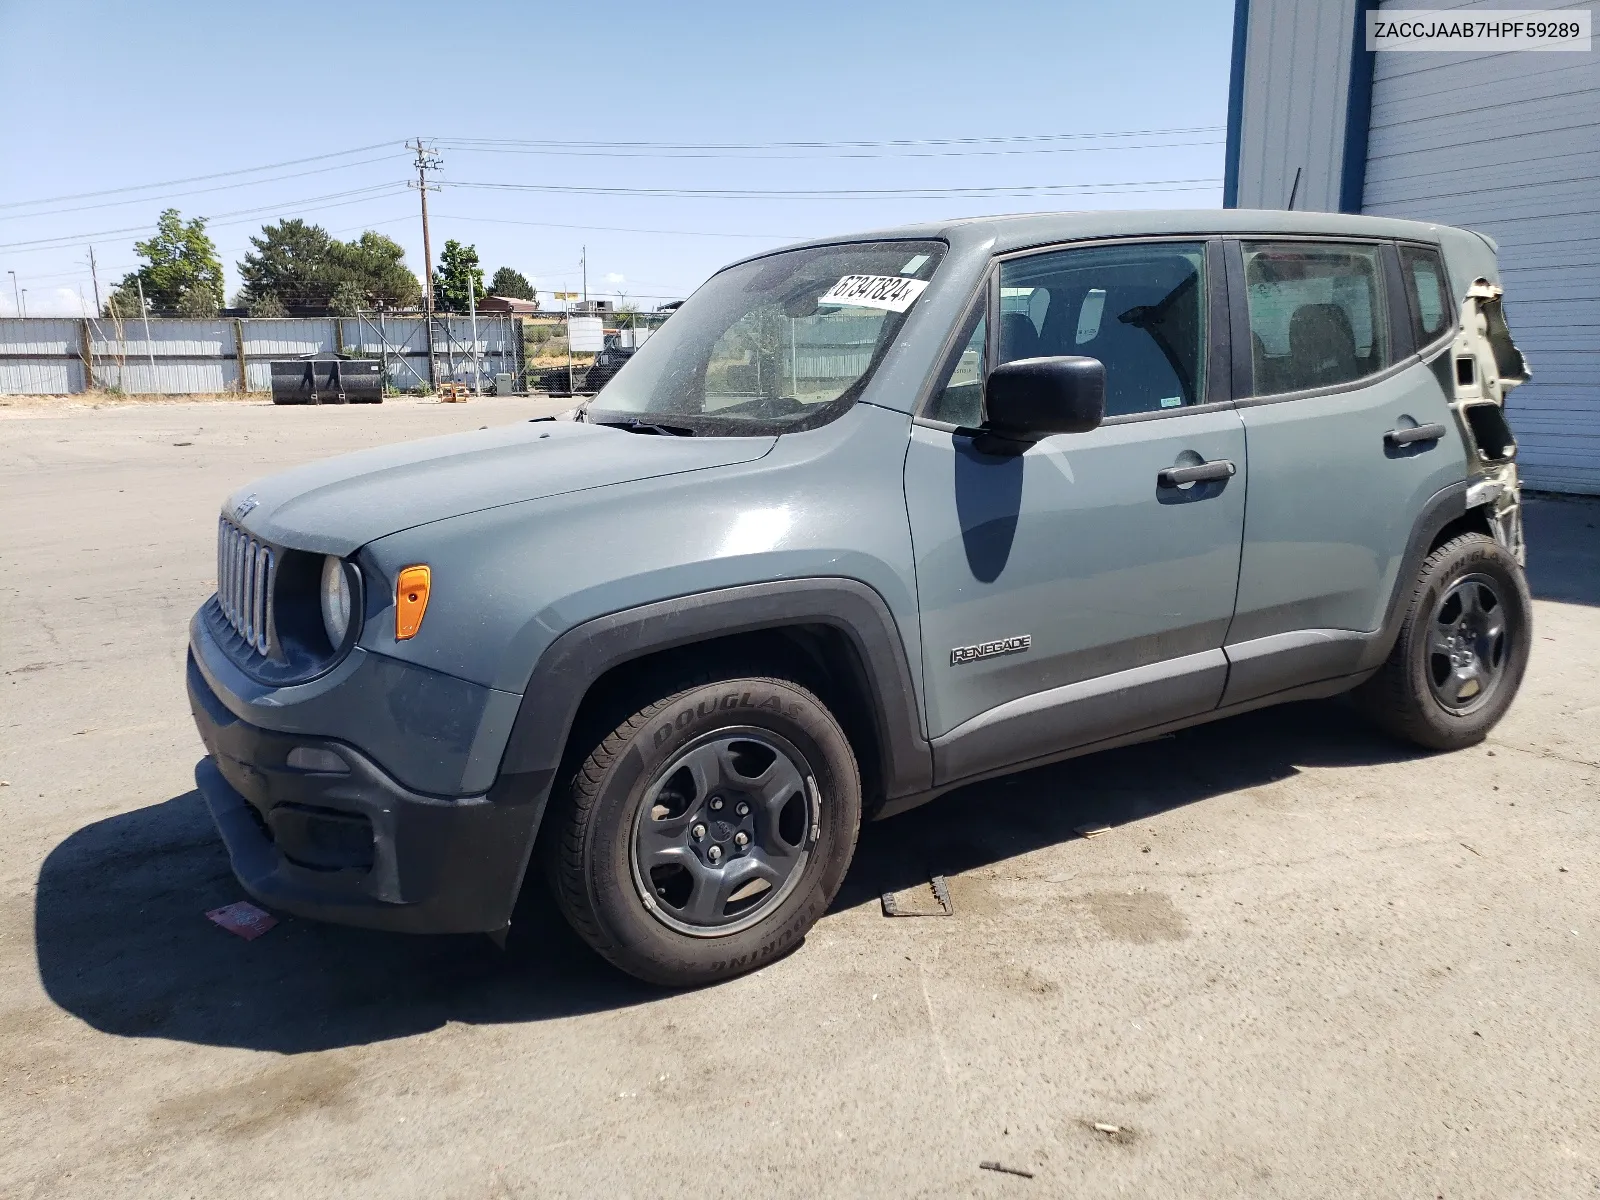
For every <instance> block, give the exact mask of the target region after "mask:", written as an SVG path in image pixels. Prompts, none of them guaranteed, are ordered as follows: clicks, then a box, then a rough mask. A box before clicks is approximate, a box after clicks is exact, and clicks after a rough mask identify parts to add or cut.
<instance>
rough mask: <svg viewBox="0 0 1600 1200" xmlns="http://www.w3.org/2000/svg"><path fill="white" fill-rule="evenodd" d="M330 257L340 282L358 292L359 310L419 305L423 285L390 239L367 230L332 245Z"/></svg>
mask: <svg viewBox="0 0 1600 1200" xmlns="http://www.w3.org/2000/svg"><path fill="white" fill-rule="evenodd" d="M332 257H333V263H334V268H335V273H336V274H337V275H338V277H339V281H340V283H349V284H351V285H353V286H354V287H355V288H356V289H359V291H360V293H361V296H362V298H363V305H362V307H364V308H415V307H416V306H417V305H419V304H421V303H422V283H421V281H420V280H418V279H417V277H416V276H415V275H414V274H412V272H411V268H410V267H408V266H406V252H405V248H404V247H403V246H401V245H400V243H399V242H397V241H395V240H394V239H393V238H386V237H384V236H383V234H381V233H373V232H372V230H370V229H369V230H367V231H366V232H365V233H363V234H362V235H361V236H360V237H359V238H356V239H355V240H354V241H349V242H335V243H334V244H333V255H332ZM479 282H480V283H481V282H482V279H481V278H480V280H479ZM336 286H337V285H336Z"/></svg>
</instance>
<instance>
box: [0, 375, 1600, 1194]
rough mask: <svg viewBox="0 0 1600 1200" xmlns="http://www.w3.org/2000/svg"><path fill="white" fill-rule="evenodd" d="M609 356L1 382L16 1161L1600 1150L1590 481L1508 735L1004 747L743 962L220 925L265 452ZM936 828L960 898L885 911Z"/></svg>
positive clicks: (487, 1176)
mask: <svg viewBox="0 0 1600 1200" xmlns="http://www.w3.org/2000/svg"><path fill="white" fill-rule="evenodd" d="M569 403H570V402H569V401H550V402H531V401H527V400H516V399H505V400H487V401H475V402H473V403H469V404H466V405H459V406H442V405H436V404H428V403H421V402H405V403H389V404H385V405H383V406H382V407H381V408H365V407H362V408H332V409H329V408H323V409H295V408H290V409H274V408H272V407H271V406H270V405H260V404H245V403H239V402H233V403H218V404H195V405H164V406H123V407H118V408H115V409H105V410H100V411H96V410H93V409H88V408H81V407H71V406H65V405H59V404H58V405H52V406H44V407H29V406H9V407H6V408H3V409H0V480H3V484H0V672H3V674H0V778H3V779H4V780H5V781H6V786H4V787H0V813H3V814H4V817H5V826H4V831H5V832H4V837H3V839H0V1180H4V1183H3V1185H0V1192H4V1193H5V1194H6V1195H9V1196H30V1197H46V1196H48V1197H59V1196H92V1197H97V1198H98V1197H104V1196H108V1195H114V1196H150V1197H176V1196H188V1195H194V1196H219V1195H224V1194H235V1195H246V1196H286V1197H293V1198H295V1200H300V1198H302V1197H307V1196H322V1195H334V1194H337V1195H341V1196H359V1197H365V1196H372V1197H385V1198H389V1197H410V1196H419V1197H420V1196H428V1197H532V1196H558V1195H571V1196H597V1195H610V1196H677V1195H685V1196H691V1195H692V1196H703V1195H752V1196H754V1195H841V1196H842V1195H862V1196H866V1195H871V1196H922V1195H926V1196H953V1195H963V1196H966V1195H976V1196H990V1195H993V1196H1073V1197H1097V1196H1123V1195H1132V1196H1150V1197H1156V1196H1170V1197H1180V1196H1182V1197H1200V1196H1219V1197H1220V1196H1305V1197H1328V1196H1340V1197H1353V1196H1384V1197H1389V1196H1419V1197H1430V1198H1431V1197H1437V1196H1444V1197H1450V1198H1452V1200H1453V1198H1455V1197H1463V1196H1483V1197H1497V1198H1503V1197H1511V1196H1516V1197H1535V1196H1593V1195H1596V1194H1600V951H1597V943H1600V921H1597V919H1596V918H1597V914H1600V837H1597V831H1600V698H1597V695H1596V691H1595V687H1594V683H1595V680H1596V678H1597V677H1600V531H1597V526H1600V505H1597V504H1594V503H1592V502H1571V501H1555V500H1537V501H1534V502H1532V503H1530V505H1529V512H1528V523H1529V530H1530V538H1529V540H1530V543H1531V556H1532V568H1531V571H1532V579H1533V585H1534V593H1535V595H1536V596H1537V597H1538V604H1537V617H1538V627H1537V630H1536V634H1537V638H1536V642H1535V651H1534V657H1533V663H1532V666H1531V668H1530V670H1529V673H1528V677H1527V681H1526V683H1525V684H1524V687H1523V691H1522V696H1521V698H1520V700H1519V701H1518V703H1517V705H1516V707H1515V708H1514V709H1513V710H1512V713H1511V715H1510V717H1509V718H1508V719H1507V721H1506V722H1505V723H1504V724H1503V725H1502V726H1501V727H1500V728H1499V730H1498V731H1497V732H1496V733H1495V735H1494V736H1493V737H1492V738H1491V739H1490V741H1489V742H1488V744H1487V745H1485V746H1482V747H1478V748H1476V749H1473V750H1470V751H1465V752H1462V753H1459V754H1454V755H1446V756H1437V757H1428V756H1423V755H1420V754H1418V753H1417V752H1415V751H1413V750H1410V749H1408V748H1406V747H1403V746H1398V745H1395V744H1393V743H1390V742H1388V741H1385V740H1384V739H1382V738H1381V737H1379V736H1376V735H1375V734H1373V733H1371V732H1369V731H1368V730H1367V728H1365V727H1364V726H1363V725H1362V724H1361V723H1360V722H1359V721H1357V720H1356V719H1355V718H1354V717H1352V716H1351V715H1350V714H1349V713H1348V712H1347V711H1346V710H1345V709H1344V708H1342V707H1341V706H1340V705H1338V704H1336V703H1325V704H1304V705H1297V706H1293V707H1290V708H1286V709H1281V710H1276V711H1271V712H1264V713H1258V714H1253V715H1250V716H1247V717H1243V718H1239V719H1236V720H1233V721H1229V722H1226V723H1223V724H1220V725H1215V726H1211V727H1209V728H1204V729H1199V730H1193V731H1189V732H1186V733H1183V734H1180V735H1178V736H1176V737H1171V738H1168V739H1165V740H1162V741H1159V742H1155V743H1152V744H1147V745H1144V746H1139V747H1134V748H1130V749H1125V750H1121V751H1116V752H1112V753H1108V754H1104V755H1100V756H1097V757H1093V758H1088V759H1081V760H1077V761H1075V762H1070V763H1066V764H1062V765H1060V766H1056V767H1052V768H1046V769H1043V770H1038V771H1033V772H1030V773H1028V774H1026V775H1020V776H1015V777H1013V778H1011V779H1007V780H1002V781H998V782H995V783H989V784H984V785H980V786H977V787H972V788H969V789H966V790H964V791H962V792H959V793H955V794H952V795H950V796H948V797H945V798H944V799H942V800H941V801H939V802H937V803H935V804H933V805H930V806H929V807H927V808H925V809H923V810H920V811H918V812H916V813H913V814H910V815H908V816H905V817H902V818H899V819H896V820H893V821H889V822H885V823H883V824H880V825H876V826H872V827H870V828H869V829H868V830H866V831H865V833H864V835H863V839H862V848H861V852H860V855H859V857H858V860H857V865H856V867H855V868H854V869H853V871H852V873H851V876H850V879H849V882H848V883H847V885H846V891H845V894H844V895H842V896H841V898H840V901H839V903H838V904H837V905H836V907H835V911H834V912H833V913H832V914H831V915H829V916H828V917H827V918H826V919H825V920H824V921H823V922H822V923H821V924H820V925H819V926H818V927H817V929H816V931H815V932H814V933H813V934H812V936H811V937H810V939H809V940H808V941H807V943H806V945H805V946H804V947H803V948H802V949H801V950H800V951H799V952H798V953H796V954H795V955H793V956H791V957H790V958H788V959H787V960H785V961H783V962H781V963H778V964H777V965H775V966H773V967H771V968H769V969H768V970H765V971H763V972H761V973H759V974H757V975H754V976H750V977H747V978H745V979H742V980H738V981H736V982H734V983H731V984H727V985H725V986H722V987H718V988H713V989H710V990H707V991H703V992H699V993H690V994H676V995H667V994H661V993H658V992H653V991H650V990H649V989H646V988H643V987H641V986H638V985H635V984H633V983H631V982H630V981H628V980H626V979H624V978H622V977H620V976H618V975H616V974H615V973H613V972H611V971H610V970H609V969H608V968H606V967H604V966H603V965H601V964H599V963H598V962H597V961H595V960H593V959H591V958H590V957H589V956H588V954H587V953H586V952H585V951H584V950H582V949H581V948H580V947H576V946H574V945H573V943H572V941H571V940H570V938H567V937H564V936H562V935H561V933H560V931H559V930H557V929H551V928H545V929H544V930H543V931H542V932H538V933H537V934H530V935H529V936H528V937H527V938H526V939H525V941H524V942H523V944H521V945H520V946H514V947H513V950H512V951H510V952H506V953H502V952H501V951H499V950H497V949H495V948H494V947H493V946H492V945H491V944H490V943H489V942H488V941H487V939H480V938H451V939H431V940H423V939H410V938H405V937H400V936H388V935H380V934H373V933H364V932H360V931H354V930H346V929H339V928H333V927H323V926H317V925H314V924H311V923H308V922H304V921H299V920H285V921H283V922H282V923H281V924H280V925H278V927H277V928H275V929H273V930H272V931H271V932H269V933H268V934H266V935H265V936H263V937H262V938H260V939H259V940H257V941H253V942H245V941H242V940H240V939H237V938H235V937H232V936H230V935H229V934H227V933H225V932H223V931H221V930H219V929H218V928H216V927H215V926H213V925H211V924H210V923H209V922H208V921H206V920H205V919H204V917H203V916H202V914H203V913H204V912H205V911H206V910H207V909H210V908H214V907H216V906H218V905H221V904H225V903H228V902H230V901H233V900H236V899H240V898H242V893H241V892H240V890H239V888H238V886H237V885H236V884H235V883H234V881H233V879H232V877H231V875H230V874H229V872H228V866H227V861H226V857H225V855H224V853H223V851H222V848H221V845H220V844H219V842H218V840H217V838H216V836H215V834H214V833H213V831H212V828H211V824H210V821H209V820H208V818H207V816H206V813H205V810H204V806H203V804H202V803H201V801H200V800H199V798H198V797H197V795H196V794H195V793H194V791H193V787H192V780H191V770H192V768H193V765H194V762H195V759H196V758H197V757H198V755H199V753H200V746H199V741H198V739H197V737H196V736H195V733H194V730H193V728H192V726H191V724H190V720H189V716H188V710H187V704H186V701H185V699H184V695H183V683H182V678H183V677H182V665H183V653H184V650H183V647H184V634H185V626H186V623H187V620H188V617H189V615H190V613H191V611H192V610H193V609H194V608H195V606H196V605H198V604H199V603H200V601H201V600H203V599H204V597H205V596H206V595H207V594H208V593H209V592H210V590H211V578H212V573H213V562H212V558H213V554H214V549H213V547H214V521H215V514H216V512H217V507H218V504H219V503H220V500H221V498H222V497H223V495H224V494H225V493H226V492H228V491H229V490H230V489H231V488H233V487H234V486H236V485H237V484H239V483H241V482H244V481H246V480H247V479H249V478H251V477H253V476H256V475H259V474H264V473H266V472H268V471H272V470H275V469H278V468H281V467H286V466H289V465H292V464H295V463H299V462H302V461H305V460H307V459H310V458H314V457H317V456H320V455H323V454H328V453H333V452H337V451H342V450H346V449H354V448H357V447H361V446H367V445H372V444H377V443H381V442H385V441H392V440H397V439H402V438H413V437H420V436H424V435H427V434H430V433H434V432H443V431H448V430H456V429H463V428H476V427H478V426H480V425H487V424H496V423H501V422H508V421H513V420H519V419H523V418H525V417H527V416H530V415H537V414H538V413H540V412H546V411H552V410H554V409H558V408H560V407H563V406H565V405H566V404H569ZM1093 822H1104V823H1106V824H1109V825H1111V826H1113V828H1112V830H1111V832H1109V833H1107V834H1105V835H1104V836H1100V837H1096V838H1094V839H1092V840H1085V839H1082V838H1077V837H1074V836H1073V834H1072V832H1071V831H1072V830H1073V829H1074V828H1075V827H1078V826H1082V825H1085V824H1086V823H1093ZM930 871H942V872H945V873H946V874H948V875H949V876H950V877H951V880H952V887H953V891H954V899H955V907H956V915H955V917H954V919H950V920H890V919H886V918H884V917H883V916H882V915H881V913H880V910H879V906H878V904H877V901H876V895H877V894H878V893H880V892H882V891H885V890H888V889H891V888H900V887H908V886H912V885H914V884H915V883H916V882H917V881H919V880H925V879H926V878H927V875H928V873H929V872H930ZM1097 1123H1099V1125H1100V1126H1114V1127H1116V1132H1108V1131H1106V1130H1105V1129H1102V1128H1098V1127H1097ZM984 1160H992V1161H998V1162H1000V1163H1002V1164H1005V1165H1007V1166H1012V1167H1016V1168H1019V1169H1023V1170H1026V1171H1031V1172H1033V1178H1031V1179H1027V1178H1022V1177H1020V1176H1015V1175H1006V1174H997V1173H995V1172H992V1171H988V1170H980V1169H979V1163H980V1162H981V1161H984Z"/></svg>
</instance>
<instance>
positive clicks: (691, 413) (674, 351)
mask: <svg viewBox="0 0 1600 1200" xmlns="http://www.w3.org/2000/svg"><path fill="white" fill-rule="evenodd" d="M944 251H945V246H944V243H942V242H913V241H904V242H858V243H853V244H850V245H842V246H819V247H813V248H811V249H806V250H789V251H786V252H784V253H782V254H774V255H770V256H768V257H766V258H759V259H756V260H755V261H753V262H747V263H741V264H739V265H738V266H734V267H729V268H728V269H727V270H726V271H722V272H720V273H719V274H717V275H714V276H712V277H711V279H710V280H709V281H707V283H706V284H705V286H703V287H702V288H701V289H700V290H699V291H697V292H696V293H695V294H694V295H693V296H691V297H690V298H689V300H688V301H687V302H686V303H685V304H684V306H683V307H682V308H680V309H679V310H678V311H677V312H676V313H674V314H673V315H672V317H671V319H670V320H668V321H667V323H666V324H665V325H663V326H662V327H661V329H660V330H659V331H658V332H657V333H656V334H654V335H653V336H652V337H651V338H650V340H649V341H647V342H646V343H645V344H644V345H643V346H642V347H640V349H639V352H638V353H637V354H635V355H634V356H633V357H632V358H631V359H629V360H628V363H627V365H626V366H624V367H623V368H622V369H621V370H620V371H619V372H618V373H617V375H616V377H615V378H614V379H612V380H611V382H610V383H608V384H606V386H605V388H604V389H603V390H602V391H601V392H600V394H599V395H598V396H597V397H595V399H594V402H593V403H592V405H591V406H590V409H589V412H588V414H587V417H586V419H587V420H589V421H592V422H595V423H597V424H619V425H626V426H630V427H638V428H647V429H651V430H656V431H671V432H676V433H696V434H712V435H723V436H728V435H739V434H761V433H783V432H787V431H791V430H796V429H810V428H813V427H815V426H817V425H821V424H824V423H825V422H827V421H830V420H832V419H833V418H834V417H836V416H837V415H838V414H839V413H841V412H843V411H844V410H845V409H846V408H848V407H849V406H850V405H851V404H852V403H854V401H855V399H856V397H857V396H859V395H860V394H861V390H862V389H863V388H864V387H865V386H866V384H867V380H868V379H869V378H870V377H871V375H872V372H873V370H874V369H875V368H876V367H877V365H878V362H879V360H880V359H882V358H883V355H884V353H885V352H886V351H887V349H888V347H889V345H890V344H891V343H892V342H893V340H894V338H895V336H896V335H897V334H898V333H899V332H900V326H901V325H902V324H903V323H904V322H905V319H906V314H907V312H909V310H910V309H911V308H912V306H913V305H915V303H916V302H917V298H918V297H919V296H920V295H921V294H922V292H923V290H924V289H926V287H927V286H928V281H929V280H930V279H932V278H933V272H934V269H935V268H936V267H938V265H939V261H940V259H941V258H943V256H944Z"/></svg>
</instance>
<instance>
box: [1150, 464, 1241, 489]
mask: <svg viewBox="0 0 1600 1200" xmlns="http://www.w3.org/2000/svg"><path fill="white" fill-rule="evenodd" d="M1238 472H1239V468H1238V467H1236V466H1234V465H1233V464H1232V463H1231V462H1229V461H1228V460H1227V459H1225V458H1214V459H1212V460H1211V461H1210V462H1203V463H1195V464H1194V466H1192V467H1168V468H1167V469H1166V470H1165V471H1161V472H1158V473H1157V475H1156V485H1157V486H1158V487H1168V488H1175V487H1182V486H1183V485H1184V484H1186V483H1210V482H1211V481H1213V480H1216V479H1232V478H1233V477H1234V476H1235V475H1236V474H1238Z"/></svg>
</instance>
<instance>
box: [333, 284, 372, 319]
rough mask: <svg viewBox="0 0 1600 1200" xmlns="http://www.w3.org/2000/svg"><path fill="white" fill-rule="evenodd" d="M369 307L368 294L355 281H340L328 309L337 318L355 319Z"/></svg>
mask: <svg viewBox="0 0 1600 1200" xmlns="http://www.w3.org/2000/svg"><path fill="white" fill-rule="evenodd" d="M367 307H368V305H367V297H366V294H365V293H364V292H363V291H362V290H361V285H360V284H359V283H357V282H356V281H355V280H354V279H343V280H340V281H339V286H338V287H336V288H334V289H333V295H332V296H331V297H330V298H329V300H328V309H329V311H330V312H332V313H333V315H334V316H336V317H353V316H355V315H356V314H357V313H358V312H361V311H362V310H363V309H365V308H367Z"/></svg>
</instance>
